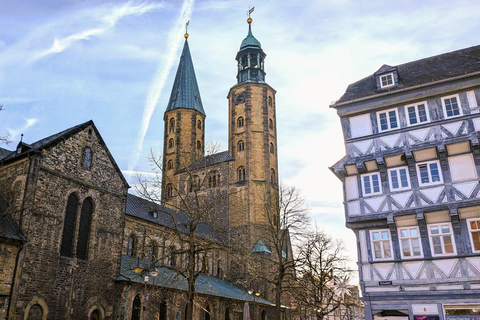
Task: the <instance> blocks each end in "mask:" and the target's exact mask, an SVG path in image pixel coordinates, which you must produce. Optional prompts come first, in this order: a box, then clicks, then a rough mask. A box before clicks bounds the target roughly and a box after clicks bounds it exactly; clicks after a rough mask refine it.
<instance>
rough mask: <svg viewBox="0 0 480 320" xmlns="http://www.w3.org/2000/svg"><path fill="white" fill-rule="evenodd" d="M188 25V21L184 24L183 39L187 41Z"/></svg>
mask: <svg viewBox="0 0 480 320" xmlns="http://www.w3.org/2000/svg"><path fill="white" fill-rule="evenodd" d="M189 24H190V20H188V21H187V23H185V36H184V37H185V39H188V25H189Z"/></svg>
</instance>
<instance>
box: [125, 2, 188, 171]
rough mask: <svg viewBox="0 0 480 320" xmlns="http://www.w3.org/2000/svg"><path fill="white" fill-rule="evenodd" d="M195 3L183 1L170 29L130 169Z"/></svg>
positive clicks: (138, 155) (148, 99) (149, 92)
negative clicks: (166, 51) (165, 58)
mask: <svg viewBox="0 0 480 320" xmlns="http://www.w3.org/2000/svg"><path fill="white" fill-rule="evenodd" d="M194 3H195V1H194V0H185V1H184V2H183V5H182V9H181V10H180V15H179V17H178V19H177V22H176V23H175V25H174V27H173V28H172V29H171V30H170V33H169V35H168V41H167V42H168V43H169V45H168V47H169V48H170V50H169V52H168V54H167V60H166V62H164V61H162V62H161V63H160V66H159V67H158V68H157V71H156V73H155V75H154V77H153V80H152V82H151V84H150V89H149V90H148V95H147V99H146V101H145V107H144V109H143V116H142V124H141V127H140V132H139V134H138V144H137V148H136V150H135V152H134V153H133V157H132V159H131V161H130V163H129V166H128V169H129V170H133V168H135V166H136V165H137V163H138V159H139V157H140V154H141V153H142V150H143V141H144V140H145V135H146V134H147V131H148V127H149V126H150V120H151V119H152V115H153V112H154V111H155V108H156V107H157V105H158V100H159V99H160V96H161V94H162V91H163V87H164V86H165V81H166V80H167V78H168V75H169V74H170V72H171V70H172V67H173V63H174V61H175V59H176V58H177V51H178V48H179V47H180V42H181V40H182V39H183V37H182V33H183V32H184V27H185V22H187V21H189V20H190V17H191V15H192V10H193V6H194Z"/></svg>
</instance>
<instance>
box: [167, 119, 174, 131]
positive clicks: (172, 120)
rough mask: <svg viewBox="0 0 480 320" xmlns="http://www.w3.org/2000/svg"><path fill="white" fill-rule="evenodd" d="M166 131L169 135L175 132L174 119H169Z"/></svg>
mask: <svg viewBox="0 0 480 320" xmlns="http://www.w3.org/2000/svg"><path fill="white" fill-rule="evenodd" d="M168 131H169V132H170V133H173V132H175V119H173V118H171V119H170V126H169V128H168Z"/></svg>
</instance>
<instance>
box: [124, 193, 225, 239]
mask: <svg viewBox="0 0 480 320" xmlns="http://www.w3.org/2000/svg"><path fill="white" fill-rule="evenodd" d="M154 212H155V213H156V217H154ZM126 214H127V215H129V216H132V217H135V218H139V219H142V220H145V221H149V222H152V223H155V224H158V225H161V226H164V227H167V228H174V227H175V225H177V228H178V230H180V231H182V232H187V231H188V227H187V222H188V221H189V217H188V215H186V214H185V213H183V212H180V211H176V210H172V209H170V208H167V207H164V206H161V205H159V204H157V203H154V202H152V201H150V200H148V199H144V198H141V197H138V196H135V195H133V194H130V193H129V194H128V195H127V208H126ZM197 235H198V236H199V237H200V238H204V239H205V238H209V239H214V240H217V241H220V239H219V238H218V237H217V236H216V235H215V234H214V233H213V231H212V229H210V227H209V226H208V225H207V224H206V223H204V222H200V223H199V225H198V228H197Z"/></svg>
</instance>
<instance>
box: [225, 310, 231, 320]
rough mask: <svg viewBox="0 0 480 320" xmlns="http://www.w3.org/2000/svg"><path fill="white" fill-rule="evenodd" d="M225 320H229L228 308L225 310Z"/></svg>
mask: <svg viewBox="0 0 480 320" xmlns="http://www.w3.org/2000/svg"><path fill="white" fill-rule="evenodd" d="M225 320H230V308H226V309H225Z"/></svg>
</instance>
